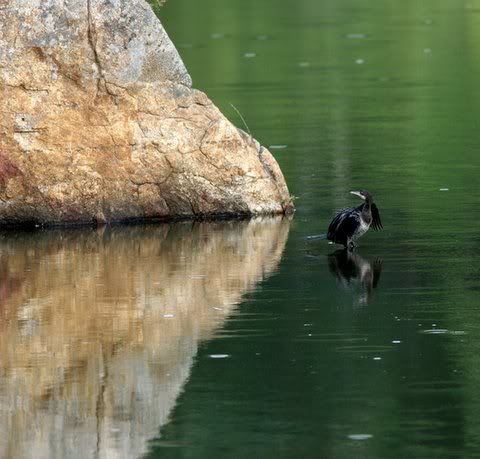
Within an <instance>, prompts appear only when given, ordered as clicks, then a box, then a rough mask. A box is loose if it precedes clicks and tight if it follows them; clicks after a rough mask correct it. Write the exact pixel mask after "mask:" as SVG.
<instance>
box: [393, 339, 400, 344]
mask: <svg viewBox="0 0 480 459" xmlns="http://www.w3.org/2000/svg"><path fill="white" fill-rule="evenodd" d="M400 343H401V341H400V340H399V339H394V340H393V341H392V344H400Z"/></svg>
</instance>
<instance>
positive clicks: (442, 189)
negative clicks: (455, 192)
mask: <svg viewBox="0 0 480 459" xmlns="http://www.w3.org/2000/svg"><path fill="white" fill-rule="evenodd" d="M438 191H450V189H449V188H440V189H439V190H438Z"/></svg>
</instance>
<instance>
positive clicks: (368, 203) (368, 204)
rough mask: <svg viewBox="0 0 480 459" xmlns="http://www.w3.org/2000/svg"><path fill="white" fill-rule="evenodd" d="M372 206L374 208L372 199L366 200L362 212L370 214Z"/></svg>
mask: <svg viewBox="0 0 480 459" xmlns="http://www.w3.org/2000/svg"><path fill="white" fill-rule="evenodd" d="M371 206H372V199H371V198H367V199H365V202H364V203H363V206H362V212H365V213H369V212H370V207H371Z"/></svg>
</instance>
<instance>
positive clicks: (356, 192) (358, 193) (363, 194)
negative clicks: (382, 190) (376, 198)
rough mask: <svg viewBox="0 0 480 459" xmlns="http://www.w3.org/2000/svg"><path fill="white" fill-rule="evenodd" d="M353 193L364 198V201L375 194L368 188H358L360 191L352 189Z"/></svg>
mask: <svg viewBox="0 0 480 459" xmlns="http://www.w3.org/2000/svg"><path fill="white" fill-rule="evenodd" d="M350 193H351V194H354V195H355V196H358V197H360V198H362V199H363V200H364V201H365V200H367V199H370V200H371V199H372V198H373V196H372V195H371V194H370V193H369V192H368V191H367V190H358V191H350Z"/></svg>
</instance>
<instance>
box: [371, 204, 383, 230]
mask: <svg viewBox="0 0 480 459" xmlns="http://www.w3.org/2000/svg"><path fill="white" fill-rule="evenodd" d="M372 228H373V229H374V230H375V231H378V230H381V229H383V225H382V221H381V220H380V212H379V211H378V207H377V206H376V205H375V204H372Z"/></svg>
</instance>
